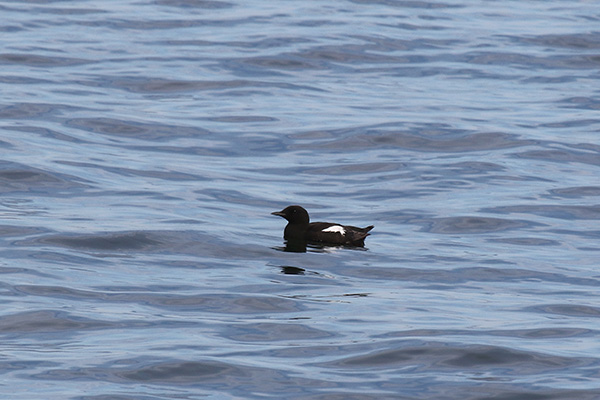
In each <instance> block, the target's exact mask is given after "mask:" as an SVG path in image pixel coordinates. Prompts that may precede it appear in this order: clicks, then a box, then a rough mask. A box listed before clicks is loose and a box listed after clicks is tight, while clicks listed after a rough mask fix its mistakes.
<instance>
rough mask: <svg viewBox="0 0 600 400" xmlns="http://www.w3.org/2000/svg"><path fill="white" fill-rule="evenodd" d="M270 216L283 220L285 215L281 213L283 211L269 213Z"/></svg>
mask: <svg viewBox="0 0 600 400" xmlns="http://www.w3.org/2000/svg"><path fill="white" fill-rule="evenodd" d="M271 215H277V216H279V217H283V218H285V214H284V213H283V211H274V212H272V213H271Z"/></svg>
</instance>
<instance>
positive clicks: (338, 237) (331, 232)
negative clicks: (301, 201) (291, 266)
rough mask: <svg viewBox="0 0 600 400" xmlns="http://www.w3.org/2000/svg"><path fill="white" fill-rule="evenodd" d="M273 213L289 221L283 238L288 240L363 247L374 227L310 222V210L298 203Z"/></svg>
mask: <svg viewBox="0 0 600 400" xmlns="http://www.w3.org/2000/svg"><path fill="white" fill-rule="evenodd" d="M271 214H273V215H278V216H280V217H283V218H285V219H286V220H287V221H288V224H287V225H286V227H285V230H284V231H283V238H284V239H286V240H305V241H307V242H319V243H329V244H335V245H349V246H357V247H363V246H364V245H365V238H366V237H367V236H369V233H368V232H369V231H370V230H371V229H373V225H370V226H367V227H366V228H357V227H356V226H350V225H341V224H334V223H331V222H310V218H309V216H308V212H307V211H306V210H305V209H304V208H302V207H300V206H296V205H294V206H288V207H286V208H284V209H283V210H281V211H275V212H272V213H271Z"/></svg>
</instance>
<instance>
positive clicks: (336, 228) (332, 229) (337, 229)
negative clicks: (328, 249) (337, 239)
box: [321, 225, 346, 235]
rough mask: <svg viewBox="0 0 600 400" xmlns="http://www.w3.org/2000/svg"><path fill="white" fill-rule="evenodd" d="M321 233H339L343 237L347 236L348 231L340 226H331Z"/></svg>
mask: <svg viewBox="0 0 600 400" xmlns="http://www.w3.org/2000/svg"><path fill="white" fill-rule="evenodd" d="M321 232H337V233H341V234H342V235H345V234H346V230H345V229H344V227H343V226H339V225H333V226H330V227H329V228H325V229H323V230H322V231H321Z"/></svg>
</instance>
